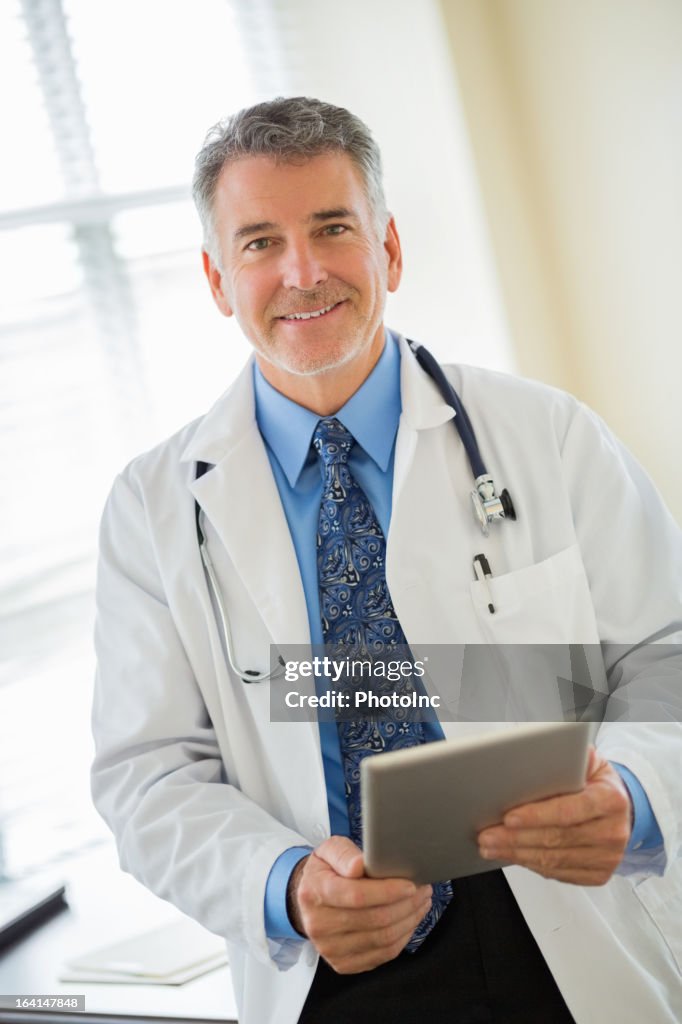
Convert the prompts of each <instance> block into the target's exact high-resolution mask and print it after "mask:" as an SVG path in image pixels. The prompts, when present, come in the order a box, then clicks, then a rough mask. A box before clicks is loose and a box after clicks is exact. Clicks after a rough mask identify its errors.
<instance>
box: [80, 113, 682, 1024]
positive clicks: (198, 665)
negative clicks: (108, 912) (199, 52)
mask: <svg viewBox="0 0 682 1024" xmlns="http://www.w3.org/2000/svg"><path fill="white" fill-rule="evenodd" d="M194 193H195V199H196V202H197V206H198V209H199V213H200V216H201V218H202V222H203V225H204V231H205V249H204V254H203V260H204V270H205V273H206V276H207V279H208V282H209V285H210V288H211V292H212V294H213V298H214V300H215V302H216V304H217V306H218V308H219V309H220V311H221V312H222V313H223V314H224V315H225V316H233V315H234V316H236V317H237V319H238V321H239V324H240V326H241V328H242V330H243V332H244V334H245V335H246V336H247V337H248V339H249V340H250V342H251V343H252V345H253V347H254V350H255V359H254V361H253V362H250V363H249V365H248V366H247V367H246V368H245V370H244V371H243V373H242V375H241V376H240V377H239V378H238V380H237V381H236V382H235V383H234V384H233V386H232V387H231V388H230V390H229V391H228V392H227V393H226V394H225V395H224V396H223V397H222V398H220V399H219V400H218V402H217V403H216V405H215V406H214V408H213V409H212V410H211V411H210V412H209V413H208V414H207V415H206V416H205V417H203V418H201V419H200V420H198V421H196V422H195V423H192V424H190V425H189V426H187V427H186V428H184V430H182V431H180V432H179V433H178V434H177V435H176V436H175V437H173V438H171V439H170V440H169V441H167V442H165V443H164V444H162V445H160V446H159V447H158V448H156V449H154V450H153V451H152V452H149V453H147V454H146V455H143V456H141V457H140V458H138V459H136V460H135V461H134V462H133V463H132V464H131V465H130V466H129V467H128V468H127V469H126V470H125V471H124V473H123V474H122V475H121V476H120V477H119V479H118V480H117V482H116V484H115V485H114V489H113V491H112V494H111V497H110V499H109V503H108V505H107V509H106V511H105V515H104V519H103V525H102V536H101V560H100V570H99V577H98V625H97V647H98V660H99V669H98V680H97V688H96V696H95V706H94V730H95V736H96V741H97V758H96V761H95V765H94V769H93V793H94V797H95V801H96V803H97V806H98V808H99V809H100V811H101V813H102V814H103V816H104V817H105V819H106V820H107V821H108V823H109V824H110V826H111V827H112V829H113V831H114V832H115V834H116V837H117V841H118V845H119V852H120V858H121V864H122V866H123V868H124V869H125V870H128V871H131V872H132V873H134V874H135V875H136V876H137V877H138V878H139V879H140V880H141V881H142V882H143V883H144V884H146V885H147V886H149V887H150V888H151V889H152V890H153V891H155V892H156V893H158V894H159V895H160V896H162V897H163V898H165V899H168V900H171V901H172V902H174V903H175V904H176V905H177V906H179V907H180V908H181V909H182V910H184V911H185V912H186V913H188V914H190V915H191V916H193V917H195V918H196V919H197V920H199V921H201V922H202V923H203V924H204V925H205V926H206V927H208V928H210V929H211V930H213V931H215V932H217V933H219V934H221V935H224V936H225V938H226V939H227V941H228V946H229V955H230V964H231V969H232V974H233V978H234V984H235V991H236V995H237V1000H238V1004H239V1006H240V1020H241V1021H242V1022H243V1024H251V1022H253V1024H264V1022H268V1021H273V1022H274V1021H277V1022H278V1024H288V1022H292V1024H293V1022H294V1021H296V1020H300V1021H302V1022H312V1021H325V1022H336V1021H344V1022H345V1021H348V1020H353V1021H355V1022H363V1021H369V1020H374V1019H375V1018H376V1017H377V1014H379V1013H384V1014H387V1015H388V1016H390V1019H391V1020H392V1021H394V1022H412V1021H421V1020H429V1021H433V1022H440V1021H446V1020H447V1021H452V1020H457V1021H462V1022H468V1021H471V1022H474V1021H505V1022H508V1021H519V1022H521V1021H523V1022H524V1024H529V1022H533V1021H542V1022H543V1024H546V1022H547V1021H553V1022H557V1024H558V1022H563V1021H571V1020H575V1021H576V1022H578V1024H585V1022H588V1021H593V1020H599V1021H600V1022H616V1021H618V1022H621V1021H627V1020H633V1021H634V1020H638V1021H639V1020H647V1021H657V1022H658V1021H660V1022H664V1021H666V1022H667V1021H669V1022H672V1021H675V1020H678V1019H679V1018H680V1015H681V1014H682V995H681V992H680V989H681V985H680V973H679V972H680V963H681V962H682V934H681V932H680V920H681V914H680V911H681V910H682V905H681V903H680V901H681V899H682V897H681V895H680V892H681V889H680V882H681V874H680V860H679V859H677V858H678V852H679V849H680V845H681V842H682V820H681V815H680V805H681V801H680V783H681V781H682V770H681V768H682V765H681V756H680V735H679V726H678V725H677V724H676V723H672V722H671V723H668V724H666V725H658V726H656V725H649V726H647V725H643V724H641V725H636V724H631V725H623V724H612V725H610V726H603V727H602V728H601V730H600V734H599V738H598V743H597V751H596V752H593V753H592V756H591V760H590V765H589V769H588V779H587V782H586V785H585V788H584V790H583V791H582V792H581V793H579V794H575V795H573V796H566V797H557V798H553V799H549V800H546V801H542V802H539V803H536V804H528V805H526V806H523V807H521V808H518V809H517V810H516V812H515V815H514V816H513V817H512V816H508V817H507V818H506V819H505V822H504V824H503V825H501V826H498V827H495V828H492V829H488V830H486V831H484V832H482V833H481V835H480V837H479V841H480V847H481V851H482V853H483V856H489V857H491V858H497V859H501V860H506V861H508V862H509V863H510V864H511V865H513V866H511V867H510V868H507V869H505V871H504V873H503V872H501V871H490V872H487V873H483V874H481V875H478V876H474V877H472V878H470V879H460V880H456V881H455V882H454V883H453V884H450V883H449V882H447V881H446V882H443V883H439V884H438V885H436V886H434V887H433V889H432V888H431V887H429V886H427V887H425V886H421V887H416V886H414V885H413V884H412V883H410V882H407V881H405V880H402V879H397V878H389V879H370V878H367V877H365V876H364V870H363V860H362V853H361V850H360V849H359V847H358V841H359V839H360V836H361V808H360V806H359V800H358V794H357V778H356V776H354V774H353V772H354V771H355V770H356V769H357V767H358V764H359V761H360V760H361V759H362V758H363V757H364V756H368V754H369V750H368V749H367V748H368V747H370V746H374V747H375V748H377V749H390V745H391V743H392V740H391V738H390V736H387V733H386V732H385V731H384V732H382V730H381V729H380V728H379V727H378V726H377V727H376V728H375V730H374V732H373V733H372V735H371V737H370V738H366V740H365V741H362V739H358V734H357V733H353V729H352V725H351V726H350V727H347V726H345V725H343V724H341V723H339V724H338V728H337V725H336V724H335V723H331V724H330V723H326V724H325V723H320V724H319V727H318V725H317V724H316V723H296V724H292V723H284V722H275V721H271V715H270V693H271V690H272V689H273V688H274V687H276V686H278V685H281V677H280V681H279V683H278V678H277V676H276V675H273V676H272V677H271V676H270V675H269V673H268V663H269V651H270V645H271V644H272V645H274V646H275V648H276V649H278V650H280V651H281V650H284V649H286V648H288V647H290V646H292V645H303V646H307V645H309V644H310V643H311V641H312V642H313V643H314V644H321V643H328V642H336V641H337V640H338V639H339V637H342V638H346V639H347V637H348V636H352V637H353V639H352V641H350V642H351V646H352V647H353V649H356V648H355V647H354V646H353V645H356V644H360V646H362V644H363V643H367V636H368V632H369V631H371V630H372V629H373V628H374V626H376V624H377V623H378V624H379V626H380V629H379V630H378V632H380V633H381V634H382V635H389V634H390V637H391V639H390V642H389V644H388V649H391V648H390V644H392V643H394V642H395V643H403V642H405V643H408V644H411V645H416V644H424V643H436V644H447V643H451V644H461V643H467V644H468V643H472V644H476V643H478V644H480V643H497V642H500V643H525V642H527V643H552V644H568V643H584V644H601V646H602V651H603V667H604V671H605V672H606V673H607V675H608V679H609V686H610V687H611V688H615V687H617V686H618V687H620V688H621V692H627V693H628V694H629V695H630V698H631V701H632V704H631V706H632V707H637V706H638V701H642V702H644V703H645V702H646V700H647V697H648V695H649V694H650V693H652V692H654V688H655V687H656V686H659V687H661V686H665V683H666V680H672V684H671V689H672V690H673V692H674V691H675V690H676V688H677V683H678V682H679V678H680V659H679V657H678V658H676V657H675V650H674V648H673V647H672V645H673V644H674V643H675V642H678V641H679V635H676V634H675V630H679V629H680V622H681V621H682V614H681V612H682V601H681V594H680V579H681V578H682V573H681V571H680V570H681V569H682V543H681V540H680V535H679V531H678V530H677V528H676V527H675V524H674V523H673V521H672V519H671V517H670V516H669V515H668V513H667V512H666V511H665V509H664V508H663V506H662V504H661V502H660V499H659V497H658V495H657V494H656V492H655V490H654V488H653V486H652V485H651V483H650V482H649V481H648V479H647V478H646V477H645V475H644V474H643V473H642V471H641V469H639V467H638V466H637V465H636V464H635V463H634V461H633V460H632V459H631V457H630V456H629V455H628V454H627V453H626V452H625V451H624V450H623V449H622V448H621V447H620V446H619V445H618V443H617V442H616V441H614V439H613V438H612V437H611V436H610V435H609V433H608V431H607V430H606V428H605V427H604V426H603V424H601V423H600V422H599V421H598V420H597V419H596V417H594V416H593V415H592V414H591V413H589V411H587V410H585V409H584V408H583V407H582V406H581V405H580V404H579V403H577V402H576V401H575V400H574V399H572V398H570V396H567V395H564V394H562V393H559V392H557V391H554V390H552V389H548V388H544V387H542V386H541V385H536V384H531V383H528V382H522V381H518V380H515V379H513V378H507V377H504V376H501V375H498V374H490V373H486V372H484V371H478V370H474V369H471V368H461V367H458V368H457V367H453V368H449V369H448V375H449V377H450V379H451V380H452V382H453V383H454V385H455V386H456V388H457V391H458V392H459V394H460V395H461V397H462V399H463V401H464V403H465V405H466V407H467V409H468V412H469V414H470V416H471V418H472V420H473V422H474V424H475V429H476V432H477V436H478V439H479V443H480V445H481V449H482V450H483V451H485V453H486V457H487V458H488V459H489V460H490V462H491V466H492V468H493V470H494V471H495V472H496V473H498V472H499V473H504V475H505V477H506V479H507V480H508V481H509V483H510V486H512V482H513V489H514V500H515V502H516V505H517V511H518V513H519V519H518V522H517V523H506V524H500V525H499V526H495V527H494V531H496V532H493V533H491V536H490V538H489V539H488V540H486V541H484V540H483V539H482V537H481V533H480V529H479V527H478V526H477V524H476V523H475V522H474V520H473V517H472V516H471V512H470V507H469V505H468V499H467V491H468V490H469V489H470V476H471V472H470V469H469V466H468V463H467V461H466V456H465V454H464V451H463V448H462V445H461V443H460V442H459V440H458V438H457V436H456V434H455V431H454V429H453V424H452V423H451V422H450V420H451V419H452V411H451V410H450V409H449V407H448V406H447V405H446V404H445V403H444V402H443V400H442V398H441V397H440V395H439V393H438V392H437V390H436V389H435V387H434V385H433V383H432V381H431V380H430V379H429V377H427V376H426V374H425V373H424V372H423V371H422V370H421V369H420V368H419V366H418V365H417V363H416V362H415V360H414V357H413V356H412V354H411V352H410V350H409V348H408V346H407V345H406V343H405V340H404V339H402V338H398V337H397V336H394V335H393V334H392V333H391V332H389V331H387V330H386V329H385V327H384V324H383V313H384V303H385V298H386V293H387V292H388V291H395V289H396V288H397V287H398V285H399V283H400V277H401V271H402V259H401V247H400V241H399V236H398V232H397V228H396V225H395V222H394V220H393V218H392V217H391V216H390V214H389V213H388V211H387V209H386V205H385V201H384V197H383V191H382V185H381V166H380V158H379V153H378V150H377V148H376V145H375V144H374V142H373V140H372V138H371V136H370V134H369V132H368V130H367V129H366V127H365V126H364V125H363V124H362V122H360V121H359V120H358V119H357V118H355V117H354V116H353V115H352V114H350V113H349V112H348V111H346V110H343V109H341V108H337V107H333V106H330V105H328V104H324V103H321V102H319V101H317V100H309V99H302V98H298V99H287V100H275V101H272V102H270V103H264V104H260V105H258V106H256V107H254V108H251V109H249V110H245V111H241V112H240V113H238V114H237V115H235V116H234V117H233V118H231V119H229V120H228V121H227V122H225V123H223V124H221V125H219V126H217V127H216V129H214V130H213V132H212V133H210V134H209V137H208V139H207V141H206V143H205V145H204V148H203V149H202V151H201V153H200V154H199V157H198V159H197V169H196V174H195V188H194ZM444 330H447V325H444ZM202 470H206V471H205V472H202ZM195 500H196V502H197V507H198V508H199V509H200V510H201V517H200V526H201V530H202V536H203V537H205V541H206V550H207V551H208V552H209V553H210V554H209V556H208V557H209V558H210V572H208V575H209V576H210V577H212V580H211V589H209V588H208V587H207V577H206V575H205V573H204V568H203V566H202V561H201V558H200V554H199V548H198V545H197V529H196V523H195ZM616 510H617V511H616ZM616 515H617V517H618V519H617V522H612V519H613V518H614V517H615V516H616ZM358 524H361V535H358ZM334 531H336V534H335V532H334ZM351 534H353V536H351ZM339 537H340V538H341V541H340V546H338V545H337V546H336V547H335V546H334V545H335V543H336V542H337V541H338V539H339ZM352 543H355V544H356V546H357V549H358V550H359V551H361V554H362V553H366V552H367V551H371V552H372V556H371V558H366V559H364V562H365V564H364V565H363V564H362V563H363V557H358V558H357V560H356V561H357V565H355V564H353V565H345V566H344V572H345V575H344V576H343V584H344V588H345V596H344V597H343V599H342V600H341V603H339V602H340V598H339V593H340V591H339V589H338V578H337V577H334V573H333V572H331V573H330V565H333V564H336V562H338V557H340V555H339V553H340V552H341V554H342V555H343V557H346V556H347V553H348V551H349V550H350V547H349V546H348V545H350V544H352ZM482 549H485V551H486V554H487V556H488V558H489V561H490V563H491V565H492V567H493V569H494V573H495V578H494V579H493V580H492V581H490V584H489V586H490V589H491V591H492V594H493V597H494V600H495V605H496V613H495V615H494V616H493V615H491V614H490V613H489V611H488V607H487V591H482V590H481V589H480V587H481V584H479V583H476V582H472V580H473V575H472V568H471V567H472V556H473V554H474V553H476V552H477V551H480V550H482ZM384 556H385V558H384ZM372 573H373V575H372ZM335 581H336V582H335ZM214 583H215V584H217V587H216V588H215V589H214ZM370 584H371V586H370ZM335 588H336V589H335ZM216 595H218V596H216ZM368 595H369V596H371V597H372V600H369V596H368ZM218 601H221V602H222V604H223V606H224V607H223V609H222V610H221V609H220V608H218V607H217V602H218ZM344 602H345V604H344ZM342 605H343V610H340V609H341V606H342ZM377 607H378V609H379V610H378V612H377V610H376V609H377ZM223 611H224V615H225V628H221V627H219V625H218V621H219V620H220V618H221V616H222V614H223ZM343 615H347V616H349V617H350V619H349V621H351V622H352V629H351V630H350V631H349V630H348V628H347V623H344V622H343V621H342V618H343ZM344 630H345V632H344ZM654 639H656V640H659V641H661V640H664V641H666V645H665V646H664V645H659V646H654V645H652V644H648V643H647V641H649V640H654ZM382 643H383V641H382ZM251 679H259V680H260V681H258V682H250V680H251ZM656 692H657V691H656ZM465 728H466V726H465V725H463V724H461V723H457V722H448V721H445V720H444V721H442V722H441V723H440V724H439V723H437V722H432V723H427V724H424V725H423V726H420V727H419V728H416V729H415V730H412V729H410V730H409V733H408V734H407V735H408V739H407V745H414V744H416V743H422V742H427V741H429V740H433V739H438V738H440V737H441V736H443V735H445V736H447V737H455V736H457V735H460V734H461V733H462V731H463V730H464V729H465ZM389 731H390V730H389ZM363 743H364V746H363ZM443 813H447V808H444V809H443ZM354 840H355V841H354Z"/></svg>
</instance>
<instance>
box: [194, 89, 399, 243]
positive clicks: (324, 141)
mask: <svg viewBox="0 0 682 1024" xmlns="http://www.w3.org/2000/svg"><path fill="white" fill-rule="evenodd" d="M333 152H343V153H347V154H348V156H349V157H350V158H351V160H352V161H353V163H354V164H355V166H356V167H357V168H358V170H359V171H360V174H361V176H362V182H363V186H364V190H365V195H366V196H367V201H368V203H369V207H370V210H371V212H372V218H373V220H374V223H375V227H376V231H377V234H378V235H379V237H383V234H384V232H385V230H386V225H387V223H388V219H389V216H390V214H389V212H388V210H387V207H386V198H385V196H384V187H383V183H382V169H381V153H380V152H379V147H378V146H377V144H376V142H375V141H374V139H373V138H372V135H371V132H370V130H369V128H368V127H367V126H366V125H365V124H364V122H363V121H361V120H360V118H359V117H356V116H355V114H351V112H350V111H349V110H346V109H345V108H344V107H334V106H332V104H331V103H323V102H322V100H316V99H311V98H309V97H307V96H294V97H290V98H284V97H282V96H279V97H278V98H277V99H274V100H268V101H266V102H265V103H257V104H256V105H255V106H253V107H246V108H244V109H243V110H239V111H238V112H237V113H236V114H232V115H231V116H230V117H226V118H224V119H223V120H222V121H218V123H217V124H215V125H214V126H213V127H212V128H211V129H210V130H209V132H208V134H207V136H206V138H205V139H204V144H203V146H202V147H201V149H200V151H199V153H198V154H197V158H196V160H195V164H194V178H193V180H192V195H193V196H194V202H195V204H196V208H197V210H198V212H199V217H200V219H201V223H202V226H203V229H204V247H205V249H206V251H207V252H208V253H209V255H210V256H211V258H212V259H213V260H214V261H218V257H219V252H218V246H217V239H216V237H215V227H214V223H213V201H214V198H215V192H216V186H217V184H218V178H219V177H220V173H221V171H222V169H223V167H224V166H225V165H226V164H228V163H230V162H231V161H233V160H239V159H240V158H241V157H248V156H268V157H272V159H273V160H276V161H281V162H284V163H288V162H296V161H298V160H310V159H311V158H312V157H315V156H320V155H321V154H322V153H333Z"/></svg>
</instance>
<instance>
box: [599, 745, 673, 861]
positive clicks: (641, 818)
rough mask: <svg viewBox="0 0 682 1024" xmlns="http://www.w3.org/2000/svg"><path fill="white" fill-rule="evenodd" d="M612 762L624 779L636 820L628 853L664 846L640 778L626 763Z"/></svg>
mask: <svg viewBox="0 0 682 1024" xmlns="http://www.w3.org/2000/svg"><path fill="white" fill-rule="evenodd" d="M611 764H612V765H613V767H614V768H615V769H616V771H617V772H618V774H619V775H620V777H621V779H622V780H623V782H624V784H625V788H626V789H627V791H628V793H629V794H630V800H631V801H632V811H633V818H634V821H633V823H632V834H631V836H630V842H629V843H628V845H627V847H626V853H632V852H634V851H635V850H653V849H654V848H655V847H657V846H662V845H663V835H662V834H661V830H660V828H659V827H658V822H657V821H656V817H655V815H654V812H653V810H652V809H651V804H650V803H649V798H648V796H647V795H646V793H645V792H644V790H643V788H642V785H641V783H640V781H639V779H638V778H637V776H636V775H633V773H632V772H631V771H630V769H629V768H626V767H625V765H624V764H619V763H618V762H617V761H611Z"/></svg>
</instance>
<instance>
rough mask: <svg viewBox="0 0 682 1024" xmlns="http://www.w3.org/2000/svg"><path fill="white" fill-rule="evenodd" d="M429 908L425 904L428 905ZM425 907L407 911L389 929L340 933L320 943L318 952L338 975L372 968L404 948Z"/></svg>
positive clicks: (391, 958)
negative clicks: (401, 919)
mask: <svg viewBox="0 0 682 1024" xmlns="http://www.w3.org/2000/svg"><path fill="white" fill-rule="evenodd" d="M427 908H428V904H427ZM424 913H426V910H424V907H423V906H421V907H420V908H418V909H417V911H416V912H413V913H412V914H410V915H409V916H408V917H407V918H405V919H404V920H403V921H401V922H396V924H395V926H394V927H392V928H386V929H383V930H381V931H380V932H368V933H360V934H349V935H345V936H341V937H340V938H339V939H338V940H335V941H331V942H329V943H325V942H322V943H319V944H317V948H318V950H319V952H320V953H321V955H322V956H323V957H324V958H325V959H326V960H327V961H328V963H330V964H331V965H332V967H333V968H334V970H335V971H337V972H338V973H340V974H356V973H359V972H361V971H368V970H372V969H373V968H375V967H378V966H379V965H380V964H383V963H387V962H388V961H389V960H393V959H394V958H395V957H396V956H398V955H399V954H400V953H401V952H402V950H403V949H404V948H405V946H406V945H407V943H408V942H409V940H410V938H411V937H412V935H413V933H414V931H415V929H416V928H417V926H418V925H419V923H420V922H421V920H422V918H423V916H424Z"/></svg>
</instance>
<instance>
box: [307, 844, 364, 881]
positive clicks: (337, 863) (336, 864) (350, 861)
mask: <svg viewBox="0 0 682 1024" xmlns="http://www.w3.org/2000/svg"><path fill="white" fill-rule="evenodd" d="M315 856H316V857H318V858H319V859H320V860H322V861H324V862H325V864H328V865H329V867H330V868H332V869H333V870H334V871H335V872H336V874H337V875H341V876H342V877H343V878H362V876H363V874H364V873H365V865H364V861H363V859H362V850H361V849H360V847H359V846H356V845H355V843H354V842H353V841H352V840H351V839H348V837H347V836H331V837H330V838H329V839H325V841H324V842H323V843H321V844H320V846H318V847H317V849H316V850H315Z"/></svg>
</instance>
